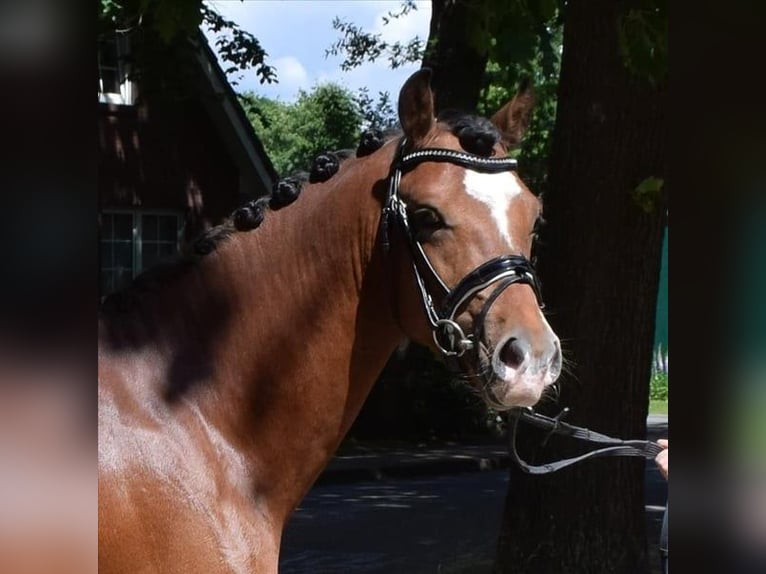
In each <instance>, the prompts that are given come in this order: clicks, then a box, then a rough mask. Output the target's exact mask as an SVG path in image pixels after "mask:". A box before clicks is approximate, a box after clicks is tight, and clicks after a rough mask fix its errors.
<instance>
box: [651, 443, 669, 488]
mask: <svg viewBox="0 0 766 574" xmlns="http://www.w3.org/2000/svg"><path fill="white" fill-rule="evenodd" d="M657 444H658V445H660V446H661V447H662V448H663V450H662V452H660V454H658V455H657V456H656V457H655V458H654V461H655V462H656V463H657V466H658V467H659V469H660V473H661V474H662V476H664V477H665V480H667V479H668V440H667V439H664V438H661V439H660V440H658V441H657Z"/></svg>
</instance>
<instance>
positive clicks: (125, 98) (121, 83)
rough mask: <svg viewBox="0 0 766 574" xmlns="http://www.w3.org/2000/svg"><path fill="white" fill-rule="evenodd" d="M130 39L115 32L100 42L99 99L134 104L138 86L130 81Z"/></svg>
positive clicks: (111, 102)
mask: <svg viewBox="0 0 766 574" xmlns="http://www.w3.org/2000/svg"><path fill="white" fill-rule="evenodd" d="M129 52H130V39H129V37H128V35H127V34H122V33H115V34H112V35H109V36H108V37H107V38H105V39H103V40H100V41H99V42H98V101H99V102H103V103H108V104H122V105H133V103H134V102H135V101H136V86H135V84H134V83H133V82H132V81H130V79H129V78H130V71H131V70H130V63H129Z"/></svg>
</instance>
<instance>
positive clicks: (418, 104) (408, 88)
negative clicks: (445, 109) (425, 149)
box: [399, 68, 436, 143]
mask: <svg viewBox="0 0 766 574" xmlns="http://www.w3.org/2000/svg"><path fill="white" fill-rule="evenodd" d="M435 122H436V120H435V119H434V95H433V93H432V92H431V70H430V69H429V68H422V69H420V70H418V71H417V72H415V73H414V74H412V75H411V76H410V77H409V78H408V79H407V81H406V82H405V83H404V86H402V90H401V91H400V92H399V123H401V125H402V130H403V131H404V135H405V136H407V138H408V139H409V140H410V142H412V143H418V142H419V141H421V140H422V139H423V138H424V137H425V136H426V134H427V133H428V132H429V131H430V130H431V128H432V127H433V125H434V123H435Z"/></svg>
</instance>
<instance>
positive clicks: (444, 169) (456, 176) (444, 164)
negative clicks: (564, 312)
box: [385, 70, 561, 410]
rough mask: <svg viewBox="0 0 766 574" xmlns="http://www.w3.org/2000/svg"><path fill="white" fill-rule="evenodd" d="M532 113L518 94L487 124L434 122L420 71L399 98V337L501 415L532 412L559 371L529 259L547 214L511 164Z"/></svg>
mask: <svg viewBox="0 0 766 574" xmlns="http://www.w3.org/2000/svg"><path fill="white" fill-rule="evenodd" d="M532 105H533V97H532V94H531V91H530V90H528V89H526V88H522V89H521V90H520V91H519V93H518V94H517V95H516V96H515V97H514V98H513V99H512V100H511V101H509V102H508V103H507V104H506V105H505V106H503V107H502V108H501V109H500V110H499V111H498V112H497V113H496V114H495V115H494V116H493V117H492V119H491V120H489V119H486V118H481V117H477V116H472V115H466V114H457V113H443V114H441V115H440V116H439V117H435V114H434V103H433V94H432V92H431V88H430V72H429V71H428V70H420V71H418V72H416V73H415V74H413V75H412V76H411V77H410V78H409V80H407V82H406V83H405V84H404V86H403V87H402V89H401V92H400V96H399V120H400V122H401V126H402V130H403V132H404V137H403V139H402V140H401V141H400V144H399V149H398V151H397V156H396V158H395V160H394V165H393V167H392V173H391V176H390V182H389V189H388V197H387V200H386V207H385V212H386V214H387V216H388V217H387V219H388V220H389V221H391V220H393V221H394V223H393V224H389V225H388V229H389V230H390V231H388V233H389V234H391V235H392V245H393V246H392V250H396V252H397V253H398V254H399V255H398V257H397V261H398V277H399V282H398V284H397V290H398V296H397V303H396V306H397V314H398V321H399V323H400V325H401V327H402V329H403V330H404V332H405V333H406V335H407V336H408V337H409V338H410V339H412V340H414V341H416V342H419V343H421V344H424V345H426V346H429V347H430V348H431V349H433V350H434V351H435V352H436V353H437V354H439V353H441V354H442V355H444V356H445V357H446V358H447V359H448V361H449V362H451V363H453V364H454V365H455V366H457V367H459V368H460V370H461V371H462V372H463V373H468V375H469V377H468V378H469V379H470V380H471V381H473V382H474V384H475V385H476V387H477V388H478V389H479V390H480V392H481V394H482V397H483V398H484V400H485V401H486V402H487V403H488V404H490V405H491V406H492V407H494V408H496V409H498V410H506V409H509V408H512V407H515V406H531V405H533V404H535V403H536V402H537V401H538V400H539V399H540V397H541V396H542V393H543V391H544V389H545V388H546V387H548V386H549V385H551V384H552V383H553V382H554V381H556V379H557V378H558V376H559V374H560V372H561V346H560V342H559V339H558V337H557V336H556V335H555V334H554V332H553V330H552V329H551V327H550V325H549V324H548V322H547V320H546V319H545V316H544V315H543V313H542V312H541V306H542V301H541V299H540V293H539V286H538V283H537V277H536V274H535V271H534V268H533V266H532V264H531V262H530V259H531V251H532V247H533V241H534V234H535V227H536V223H537V222H538V220H539V219H540V217H541V211H542V205H541V202H540V200H539V198H538V197H536V196H535V195H533V194H532V193H531V192H530V190H529V189H528V188H527V186H526V185H525V184H524V182H522V181H521V179H520V178H519V176H518V174H517V173H516V171H515V160H513V159H511V158H509V157H508V151H509V149H510V148H512V147H513V146H515V145H517V144H518V143H519V141H520V140H521V137H522V135H523V133H524V130H525V129H526V127H527V125H528V122H529V116H530V114H531V109H532ZM391 229H393V230H391ZM394 237H395V239H394ZM394 242H395V243H394ZM413 278H414V281H413ZM413 285H414V288H413ZM424 317H425V319H426V320H425V321H424Z"/></svg>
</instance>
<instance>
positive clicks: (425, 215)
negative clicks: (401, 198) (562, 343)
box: [409, 207, 444, 235]
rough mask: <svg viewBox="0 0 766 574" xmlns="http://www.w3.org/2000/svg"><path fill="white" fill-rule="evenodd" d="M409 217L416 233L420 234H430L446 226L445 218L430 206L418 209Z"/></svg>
mask: <svg viewBox="0 0 766 574" xmlns="http://www.w3.org/2000/svg"><path fill="white" fill-rule="evenodd" d="M409 218H410V223H411V225H412V227H413V229H414V231H415V233H417V234H418V235H421V234H424V235H430V234H431V233H433V232H434V231H437V230H439V229H441V228H442V227H444V220H443V219H442V217H441V215H439V213H438V212H437V211H436V210H434V209H432V208H430V207H422V208H420V209H416V210H415V211H413V212H412V213H411V214H410V216H409Z"/></svg>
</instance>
